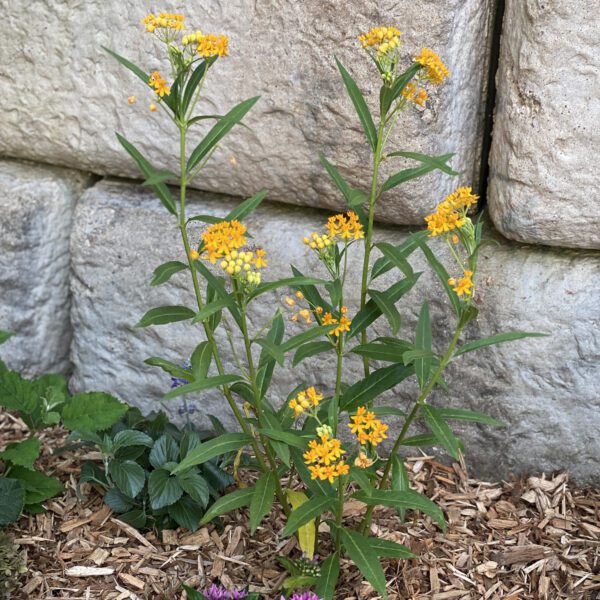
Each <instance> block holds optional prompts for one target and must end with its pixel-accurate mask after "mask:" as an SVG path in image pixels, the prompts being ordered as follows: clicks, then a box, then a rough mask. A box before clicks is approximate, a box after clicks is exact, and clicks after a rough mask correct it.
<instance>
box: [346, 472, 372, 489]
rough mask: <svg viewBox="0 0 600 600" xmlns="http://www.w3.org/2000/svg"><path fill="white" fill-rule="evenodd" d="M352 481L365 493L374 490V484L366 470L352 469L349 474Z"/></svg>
mask: <svg viewBox="0 0 600 600" xmlns="http://www.w3.org/2000/svg"><path fill="white" fill-rule="evenodd" d="M349 476H350V479H351V481H355V482H356V483H358V485H359V486H360V487H361V489H363V490H364V491H365V492H367V493H370V491H371V490H372V489H373V484H372V483H371V480H370V479H369V476H368V475H367V474H366V472H365V470H364V469H359V468H357V467H350V473H349Z"/></svg>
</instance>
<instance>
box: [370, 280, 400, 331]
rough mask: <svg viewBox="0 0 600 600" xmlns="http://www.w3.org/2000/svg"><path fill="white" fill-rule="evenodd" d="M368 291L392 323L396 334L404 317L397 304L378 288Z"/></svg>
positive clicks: (392, 328) (391, 325) (391, 326)
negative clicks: (401, 315)
mask: <svg viewBox="0 0 600 600" xmlns="http://www.w3.org/2000/svg"><path fill="white" fill-rule="evenodd" d="M368 292H369V296H371V298H373V300H374V301H375V304H377V308H379V310H380V311H381V312H382V313H383V314H384V315H385V318H386V319H387V321H388V323H389V324H390V328H391V330H392V333H393V334H394V335H396V334H397V333H398V330H399V329H400V325H401V324H402V319H401V317H400V313H399V312H398V309H397V308H396V306H395V304H394V303H393V302H391V301H390V299H389V297H388V295H387V294H386V292H380V291H378V290H368Z"/></svg>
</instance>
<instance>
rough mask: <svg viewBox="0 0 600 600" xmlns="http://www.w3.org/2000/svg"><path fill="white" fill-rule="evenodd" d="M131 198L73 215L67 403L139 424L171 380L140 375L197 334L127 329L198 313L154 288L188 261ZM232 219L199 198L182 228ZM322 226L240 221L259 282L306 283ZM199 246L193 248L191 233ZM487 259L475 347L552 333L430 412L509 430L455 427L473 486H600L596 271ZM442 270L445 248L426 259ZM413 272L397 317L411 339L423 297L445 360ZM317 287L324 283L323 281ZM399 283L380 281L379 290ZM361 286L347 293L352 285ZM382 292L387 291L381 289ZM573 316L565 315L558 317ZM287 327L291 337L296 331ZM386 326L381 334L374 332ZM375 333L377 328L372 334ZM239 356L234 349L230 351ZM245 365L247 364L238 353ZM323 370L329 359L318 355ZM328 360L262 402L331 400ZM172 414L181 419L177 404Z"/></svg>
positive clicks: (109, 187)
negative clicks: (489, 418)
mask: <svg viewBox="0 0 600 600" xmlns="http://www.w3.org/2000/svg"><path fill="white" fill-rule="evenodd" d="M138 189H139V188H135V187H134V186H132V185H129V184H124V183H118V182H102V183H100V184H98V185H96V186H95V187H94V188H91V189H89V190H88V191H87V192H86V194H85V196H84V197H83V199H82V201H81V202H80V203H79V205H78V208H77V214H76V219H75V226H74V232H73V237H72V251H73V280H72V293H73V312H72V320H73V326H74V340H73V346H72V361H73V363H74V377H73V380H72V384H73V387H74V389H77V390H82V389H87V390H90V389H102V390H105V391H109V392H112V393H115V394H117V395H118V396H120V397H122V398H124V399H125V400H127V401H128V402H131V403H134V404H137V405H139V406H142V407H143V408H144V409H145V410H151V409H156V408H159V407H160V404H159V398H160V397H161V396H162V395H163V394H164V393H166V392H167V391H168V389H169V384H170V381H169V377H168V376H165V374H164V373H162V372H161V371H159V370H157V369H155V368H150V367H148V366H147V365H145V364H144V362H143V361H144V359H145V358H147V357H148V356H154V355H158V356H162V357H164V358H167V359H169V360H172V361H180V362H183V361H184V360H186V359H187V358H188V357H189V355H190V353H191V352H192V351H193V349H194V347H195V346H196V344H197V343H198V342H199V340H200V339H202V335H201V333H200V329H199V328H198V329H196V330H194V329H193V328H191V327H190V326H189V325H186V324H173V325H168V326H162V327H154V328H148V329H134V328H133V326H134V324H135V323H136V322H137V321H138V320H139V318H140V316H141V315H142V314H143V313H144V312H145V311H146V310H148V309H149V308H152V307H154V306H159V305H165V304H178V303H187V304H188V305H189V306H192V297H191V294H190V293H189V291H188V288H189V287H190V286H189V283H188V281H187V279H186V274H185V273H179V274H177V275H176V276H174V277H173V279H172V281H171V283H170V284H167V285H164V286H158V287H149V286H148V281H149V280H150V278H151V275H152V271H153V269H154V268H155V267H156V266H157V265H158V264H160V263H162V262H163V261H167V260H174V259H180V260H181V259H182V258H183V257H182V252H181V250H180V247H181V243H180V240H179V239H178V230H177V227H176V224H175V222H174V221H173V220H172V218H171V217H169V216H167V215H166V214H165V212H164V210H163V209H162V208H161V207H159V205H158V201H156V200H152V199H151V198H150V196H149V195H148V194H147V193H145V192H140V191H138ZM232 206H233V204H232V202H231V201H230V200H227V199H223V198H219V197H216V196H210V195H206V194H204V195H195V196H194V197H193V200H192V202H191V204H190V214H196V213H198V212H202V213H203V214H221V215H222V214H224V213H225V212H226V211H228V210H229V209H230V208H231V207H232ZM325 219H326V215H325V214H319V213H317V212H309V211H306V210H305V209H304V210H303V209H298V208H290V207H284V206H281V205H280V206H277V205H266V206H263V207H261V208H259V210H257V211H256V212H255V213H254V214H253V215H252V216H251V217H250V218H249V219H248V222H247V224H248V228H249V231H250V232H251V233H252V235H253V238H254V239H253V242H254V243H256V244H260V245H264V247H265V248H266V250H267V253H268V256H269V261H270V262H269V267H268V269H267V270H266V272H265V277H268V278H269V279H275V278H279V277H283V276H288V275H289V267H288V265H289V263H294V264H295V265H297V266H298V267H299V268H300V269H301V270H302V271H303V272H305V273H310V274H318V273H321V272H322V269H321V268H320V267H319V265H318V264H317V263H316V262H315V260H314V257H313V256H311V254H310V252H309V251H308V250H307V248H306V247H305V246H304V245H303V243H302V241H301V240H302V237H303V236H304V235H306V234H307V233H308V232H311V231H314V230H315V229H318V228H320V227H321V226H322V224H323V223H324V221H325ZM192 229H196V230H197V231H195V232H194V236H193V237H194V238H195V239H197V235H198V234H199V228H196V227H192ZM379 235H381V236H382V237H383V238H386V239H389V240H393V241H396V242H400V241H401V240H402V239H404V238H405V236H406V232H405V231H403V230H399V229H391V228H388V229H384V230H381V231H380V232H379ZM497 241H498V245H497V246H496V245H494V246H488V247H485V248H484V249H483V250H482V257H481V262H480V274H479V279H478V281H479V284H478V285H479V289H478V292H477V295H476V298H475V302H476V305H477V306H478V307H479V309H480V311H481V313H480V317H479V318H478V319H477V321H475V322H474V323H473V324H472V325H471V326H470V329H469V331H468V337H469V338H479V337H485V336H488V335H491V334H494V333H498V332H500V331H506V330H514V329H519V330H526V331H540V332H547V333H548V334H549V336H548V337H545V338H536V339H527V340H521V341H518V342H514V343H512V344H506V345H503V346H496V347H491V348H487V349H485V350H481V351H480V352H478V353H469V354H465V355H464V356H463V357H461V358H460V359H457V360H456V362H455V363H453V364H452V365H451V366H450V370H449V373H448V381H449V382H450V388H451V392H450V394H449V396H448V397H445V396H444V394H442V393H440V392H438V393H437V394H436V395H435V396H434V397H433V399H432V401H433V402H434V403H443V404H450V405H452V406H455V407H465V408H472V409H475V410H481V411H484V412H487V413H489V414H491V415H493V416H495V417H498V418H500V419H502V420H503V421H505V422H506V423H507V425H508V427H507V428H506V429H499V430H493V431H490V430H489V429H488V428H479V427H477V426H469V427H461V432H462V433H463V434H464V438H465V440H466V445H467V449H468V452H469V454H468V462H469V464H470V465H472V466H473V467H474V470H475V471H476V472H477V473H479V474H485V475H490V476H494V477H499V476H506V475H508V474H509V473H517V472H524V471H528V470H531V471H536V472H539V471H540V470H553V469H559V468H568V469H570V470H571V471H572V473H573V475H574V476H575V477H576V478H579V479H580V480H582V481H586V480H592V479H593V478H597V477H598V470H597V461H598V459H599V458H600V444H599V442H598V438H597V430H598V427H599V426H600V422H599V421H600V418H599V416H598V415H599V414H600V413H599V412H598V408H599V406H598V405H599V401H600V394H599V393H598V377H597V371H598V369H597V365H598V360H599V359H600V339H599V338H598V335H597V331H598V311H597V307H598V304H599V300H600V298H599V296H600V292H599V291H598V290H599V289H600V257H599V256H598V255H595V254H593V253H585V252H580V253H576V252H573V251H557V250H550V249H546V248H535V247H529V246H518V245H515V244H512V243H507V242H506V241H505V240H503V239H502V238H499V237H498V239H497ZM434 249H435V251H436V252H438V251H439V252H440V255H441V257H442V259H443V260H445V261H448V262H447V264H450V262H449V258H448V256H447V255H446V254H445V253H444V252H443V248H442V247H441V244H440V245H439V246H438V245H437V244H436V245H434ZM361 260H362V258H361V256H360V251H359V247H358V246H356V247H355V249H354V250H353V251H352V252H351V255H350V259H349V261H350V262H349V264H350V277H351V281H349V283H348V285H347V296H348V299H347V300H348V305H349V307H350V313H349V314H350V315H352V314H353V313H354V312H355V307H356V305H357V301H358V289H359V279H360V263H361ZM413 262H414V265H415V268H417V269H418V270H423V271H424V274H423V276H422V277H421V279H420V280H419V283H418V284H417V286H416V287H415V289H413V290H412V291H411V293H410V294H409V295H407V296H406V297H405V298H404V299H403V300H402V301H401V302H400V303H399V309H400V311H401V313H402V316H403V328H402V330H401V336H402V337H404V338H407V339H412V336H413V331H414V324H415V321H416V316H417V314H418V312H419V308H420V301H421V299H422V297H423V296H425V297H428V298H429V301H430V304H431V313H432V317H433V320H434V323H435V332H436V333H435V337H436V347H437V349H438V351H440V352H443V351H444V349H445V344H447V342H448V338H449V336H450V335H451V332H452V330H453V327H454V323H453V322H452V319H451V309H450V307H449V305H448V302H447V300H446V297H445V295H444V293H443V292H442V290H441V287H440V285H439V283H438V282H437V281H436V280H435V279H434V278H433V277H432V275H431V273H430V272H429V271H428V268H427V266H426V264H425V263H424V260H423V257H422V256H421V255H420V254H415V255H414V257H413ZM323 276H324V274H323ZM395 277H396V275H395V274H394V273H393V272H390V273H388V274H386V275H385V276H383V277H381V285H382V286H383V287H387V286H388V285H390V284H391V283H392V281H393V280H394V278H395ZM354 283H355V284H354ZM382 289H383V288H382ZM284 294H285V292H284V291H282V292H280V293H279V294H272V295H271V296H263V297H262V299H261V300H260V301H257V302H255V303H254V305H253V306H252V310H251V314H250V322H251V329H252V330H253V331H257V330H258V329H259V328H260V327H262V325H263V323H264V322H265V321H266V320H267V319H268V318H269V317H270V315H271V314H272V313H273V311H274V310H275V309H276V308H277V307H281V308H282V309H284V310H285V308H284V303H283V302H282V298H283V296H284ZM566 306H568V307H569V308H568V310H567V309H566V308H565V307H566ZM286 321H287V322H288V325H287V332H288V333H287V334H288V335H291V334H293V333H298V332H299V331H301V328H302V326H301V325H299V324H297V323H296V324H293V323H291V322H290V321H289V319H288V318H286ZM380 321H383V319H381V320H380ZM377 323H378V327H379V333H380V334H383V333H385V323H380V322H379V321H378V322H377ZM219 344H220V348H221V350H222V353H223V355H224V362H225V364H226V369H227V370H228V371H229V372H231V371H232V370H233V369H235V367H234V361H233V360H232V355H231V352H230V351H229V347H228V344H227V341H226V340H225V339H224V338H222V337H221V338H219ZM238 350H239V348H238ZM242 352H243V350H242ZM323 356H325V355H323ZM333 373H334V362H333V357H326V358H323V357H318V359H316V360H308V361H305V362H303V363H301V365H300V366H299V367H298V368H297V369H292V368H291V367H289V365H288V366H286V368H277V369H276V371H275V376H274V384H273V386H272V388H271V392H270V398H271V400H272V401H273V402H275V403H280V402H282V401H283V400H284V399H285V398H286V396H287V394H288V393H289V392H290V391H291V390H292V389H294V387H295V386H296V385H298V384H299V383H301V382H307V383H308V384H309V385H310V384H314V385H317V386H318V387H320V388H322V389H323V390H324V391H326V392H331V390H332V385H333ZM346 373H347V374H346V379H347V381H348V382H353V381H356V380H357V379H358V378H360V374H361V365H360V362H359V361H358V360H355V359H349V360H348V363H347V370H346ZM415 391H416V390H415V386H414V383H411V382H405V383H403V384H402V385H400V386H398V388H396V390H395V391H394V393H393V394H390V395H388V397H387V398H386V399H385V402H386V403H388V404H389V403H395V404H397V405H398V406H401V407H406V406H408V405H409V403H410V401H411V400H414V398H415ZM190 401H193V402H195V404H196V406H197V407H198V409H199V411H200V413H199V414H200V415H201V416H202V418H206V414H209V413H213V414H216V415H218V416H219V417H221V418H222V419H223V420H224V422H225V423H226V424H227V425H228V426H230V427H231V426H233V421H232V419H231V417H230V415H229V410H228V407H227V406H226V404H225V402H224V400H223V399H222V398H221V397H220V396H219V394H217V393H207V394H204V395H203V396H202V397H199V398H194V399H190ZM171 402H172V404H166V405H165V407H166V408H167V410H168V411H170V413H171V414H172V415H173V416H175V417H178V418H181V417H179V416H178V414H177V413H178V409H179V407H180V406H181V405H180V403H179V402H176V401H171Z"/></svg>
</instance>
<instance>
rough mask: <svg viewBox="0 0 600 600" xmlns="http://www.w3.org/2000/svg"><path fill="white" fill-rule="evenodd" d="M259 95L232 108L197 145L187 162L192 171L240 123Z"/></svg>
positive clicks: (189, 170)
mask: <svg viewBox="0 0 600 600" xmlns="http://www.w3.org/2000/svg"><path fill="white" fill-rule="evenodd" d="M258 99H259V96H255V97H254V98H249V99H248V100H244V101H243V102H240V103H239V104H238V105H237V106H235V107H234V108H232V109H231V110H230V111H229V112H228V113H227V114H226V115H225V116H223V118H222V119H220V120H219V122H218V123H217V124H216V125H214V126H213V128H212V129H211V130H210V131H209V132H208V133H207V134H206V136H205V137H204V139H203V140H202V141H201V142H200V143H199V144H198V145H197V146H196V148H195V149H194V151H193V152H192V154H191V155H190V158H189V159H188V163H187V170H188V173H190V172H191V171H192V170H193V169H194V167H195V166H196V165H197V164H198V163H199V162H200V161H201V160H202V159H203V158H204V157H205V156H206V155H207V154H208V153H209V152H210V151H211V150H213V148H215V146H216V145H217V144H218V143H219V142H220V141H221V140H222V139H223V138H224V137H225V136H226V135H227V134H228V133H229V132H230V131H231V129H232V127H233V126H234V125H236V124H237V123H239V122H240V121H241V120H242V119H243V118H244V117H245V116H246V113H247V112H248V111H249V110H250V109H251V108H252V107H253V106H254V105H255V104H256V102H257V101H258Z"/></svg>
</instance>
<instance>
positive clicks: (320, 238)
mask: <svg viewBox="0 0 600 600" xmlns="http://www.w3.org/2000/svg"><path fill="white" fill-rule="evenodd" d="M304 243H305V244H306V245H307V246H308V247H309V248H311V249H312V250H325V248H328V247H329V246H331V244H333V240H332V239H331V238H330V237H329V236H328V235H327V234H326V233H324V234H323V235H319V234H318V233H311V234H310V238H308V237H305V238H304Z"/></svg>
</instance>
